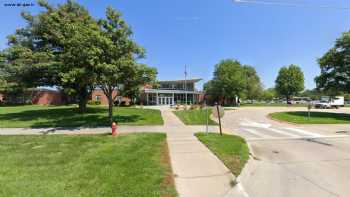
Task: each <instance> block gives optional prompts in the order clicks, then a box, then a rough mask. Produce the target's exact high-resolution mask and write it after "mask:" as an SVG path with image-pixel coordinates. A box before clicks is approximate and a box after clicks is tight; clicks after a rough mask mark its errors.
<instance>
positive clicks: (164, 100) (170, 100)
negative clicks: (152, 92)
mask: <svg viewBox="0 0 350 197" xmlns="http://www.w3.org/2000/svg"><path fill="white" fill-rule="evenodd" d="M158 104H159V105H172V104H173V98H172V97H159V98H158Z"/></svg>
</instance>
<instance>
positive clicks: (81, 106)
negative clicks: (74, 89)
mask: <svg viewBox="0 0 350 197" xmlns="http://www.w3.org/2000/svg"><path fill="white" fill-rule="evenodd" d="M86 104H87V98H86V97H84V98H83V97H80V98H79V113H81V114H83V113H85V112H86Z"/></svg>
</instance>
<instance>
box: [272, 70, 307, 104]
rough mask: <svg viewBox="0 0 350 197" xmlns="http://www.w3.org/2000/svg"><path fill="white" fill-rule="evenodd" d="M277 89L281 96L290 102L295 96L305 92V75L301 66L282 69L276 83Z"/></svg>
mask: <svg viewBox="0 0 350 197" xmlns="http://www.w3.org/2000/svg"><path fill="white" fill-rule="evenodd" d="M275 83H276V86H275V89H276V91H277V93H278V94H279V95H280V96H284V97H285V98H286V99H287V101H289V100H290V99H291V98H292V97H293V96H295V95H297V94H298V93H299V92H301V91H303V90H304V73H303V72H302V71H301V69H300V67H299V66H296V65H293V64H292V65H289V66H286V67H282V68H281V69H280V70H279V72H278V76H277V79H276V81H275Z"/></svg>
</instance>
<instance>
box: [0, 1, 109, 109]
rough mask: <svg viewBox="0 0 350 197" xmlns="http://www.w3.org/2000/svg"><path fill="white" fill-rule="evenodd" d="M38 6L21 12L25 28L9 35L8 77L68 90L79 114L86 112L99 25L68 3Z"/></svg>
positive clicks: (84, 12) (94, 66)
mask: <svg viewBox="0 0 350 197" xmlns="http://www.w3.org/2000/svg"><path fill="white" fill-rule="evenodd" d="M38 3H39V5H40V6H41V7H43V8H44V11H42V12H40V13H39V14H38V15H31V14H29V13H22V16H23V18H24V19H25V20H26V23H27V26H26V27H24V28H21V29H18V30H17V31H16V33H15V34H14V35H11V36H9V44H10V47H9V49H8V52H5V53H6V57H7V59H8V60H10V61H6V64H7V65H6V67H7V68H9V69H8V70H15V72H13V73H11V76H13V77H14V78H17V80H16V81H17V82H19V81H21V82H22V83H25V84H26V86H33V87H35V86H38V85H56V86H60V87H63V88H66V89H71V90H72V91H70V92H73V93H75V95H76V96H77V98H78V100H79V111H80V112H85V110H86V103H87V100H88V99H89V98H90V95H91V91H92V90H93V89H94V86H95V84H96V78H97V73H96V65H97V64H98V63H99V62H98V60H99V57H100V56H101V54H102V53H101V50H100V48H99V47H98V46H96V43H97V42H98V41H99V40H98V39H99V38H100V37H99V35H100V29H99V26H98V24H97V22H96V21H95V20H94V19H93V18H92V17H91V16H90V14H89V12H88V11H87V10H86V9H84V8H83V7H82V6H80V5H79V4H77V3H75V2H73V1H71V0H68V1H67V2H66V3H64V4H62V5H59V6H57V7H53V6H51V5H49V4H48V3H47V2H46V1H44V0H39V1H38ZM20 51H23V52H20ZM16 55H17V56H18V57H16ZM24 61H25V62H24ZM20 79H24V80H20Z"/></svg>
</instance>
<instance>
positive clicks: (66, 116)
mask: <svg viewBox="0 0 350 197" xmlns="http://www.w3.org/2000/svg"><path fill="white" fill-rule="evenodd" d="M107 112H108V111H107V109H104V108H88V109H87V112H86V113H85V114H79V113H78V112H77V110H76V108H47V109H38V110H26V111H22V112H13V113H5V114H0V122H2V121H15V122H16V121H18V122H22V123H19V126H18V127H21V126H20V125H26V126H23V127H30V128H47V127H54V128H56V127H101V126H109V121H108V115H107ZM113 120H114V121H116V122H117V123H118V124H124V123H134V122H137V121H139V120H142V117H141V116H140V115H136V114H131V115H114V116H113ZM3 127H6V125H4V126H3ZM10 127H16V125H11V126H10Z"/></svg>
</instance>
